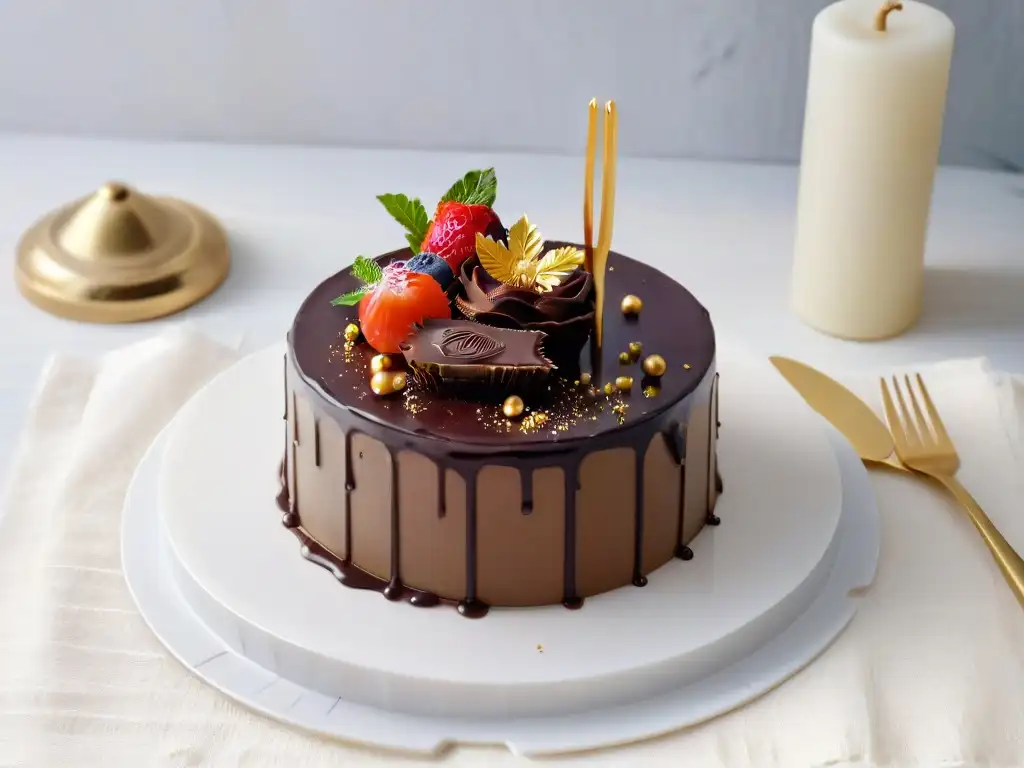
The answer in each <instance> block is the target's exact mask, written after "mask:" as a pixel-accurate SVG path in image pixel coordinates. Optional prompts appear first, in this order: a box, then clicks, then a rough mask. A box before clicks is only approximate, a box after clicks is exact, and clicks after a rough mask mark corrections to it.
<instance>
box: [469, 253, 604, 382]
mask: <svg viewBox="0 0 1024 768" xmlns="http://www.w3.org/2000/svg"><path fill="white" fill-rule="evenodd" d="M545 245H546V248H547V249H548V250H550V249H552V248H558V247H560V246H561V245H564V244H563V243H546V244H545ZM459 282H460V283H461V287H462V295H460V296H457V297H456V299H455V305H456V307H457V308H458V310H459V311H460V312H461V313H462V314H463V315H464V316H465V317H466V318H468V319H470V320H474V321H476V322H478V323H481V324H483V325H490V326H495V327H498V328H513V329H519V330H527V331H543V332H544V333H546V334H547V339H545V342H544V351H545V354H546V355H547V356H548V357H549V358H550V359H551V360H552V361H553V362H554V363H555V365H557V366H558V367H559V368H563V369H568V370H572V369H574V368H575V367H576V365H577V364H578V363H579V356H580V351H581V350H582V349H583V346H584V344H586V343H587V339H588V338H589V336H590V333H591V331H592V330H593V325H594V278H593V276H592V275H591V274H590V273H589V272H585V271H583V270H582V269H577V270H576V271H574V272H573V273H572V274H570V275H569V276H568V277H567V278H566V279H565V280H563V281H562V283H561V284H559V285H557V286H555V287H554V288H552V289H551V290H550V291H548V292H546V293H538V292H537V291H535V290H533V289H526V288H512V287H510V286H508V285H504V284H503V283H500V282H498V281H497V280H495V279H494V278H493V277H491V276H490V275H489V274H488V273H487V271H486V270H484V268H483V267H481V266H480V261H479V259H478V258H477V257H475V256H474V257H472V258H470V259H468V260H467V261H466V262H465V263H464V264H463V265H462V268H461V270H460V273H459Z"/></svg>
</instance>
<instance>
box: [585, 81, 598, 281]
mask: <svg viewBox="0 0 1024 768" xmlns="http://www.w3.org/2000/svg"><path fill="white" fill-rule="evenodd" d="M596 159H597V99H591V100H590V104H589V106H588V107H587V160H586V166H585V168H584V176H583V268H584V269H585V270H587V272H590V273H593V271H594V163H595V161H596Z"/></svg>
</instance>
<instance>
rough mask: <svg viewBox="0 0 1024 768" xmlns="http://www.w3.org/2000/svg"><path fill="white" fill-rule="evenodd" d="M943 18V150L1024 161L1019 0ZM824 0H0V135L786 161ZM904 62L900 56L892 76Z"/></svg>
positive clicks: (971, 3)
mask: <svg viewBox="0 0 1024 768" xmlns="http://www.w3.org/2000/svg"><path fill="white" fill-rule="evenodd" d="M932 2H933V4H934V5H936V6H937V7H939V8H941V9H942V10H944V11H945V12H946V13H947V14H949V15H950V16H951V17H952V19H953V21H954V23H955V24H956V27H957V47H956V56H955V61H954V65H953V73H952V82H951V92H950V97H949V106H948V111H947V121H946V133H945V142H944V148H943V159H944V161H945V162H947V163H955V164H968V165H980V166H990V167H1003V168H1019V167H1020V166H1024V0H932ZM826 4H827V2H826V0H770V1H769V0H489V1H488V0H434V1H433V2H428V1H427V0H0V131H17V132H24V131H33V132H39V131H45V132H54V133H73V134H84V135H101V136H115V137H137V138H152V139H166V138H170V139H186V140H212V141H233V142H238V141H241V142H287V143H303V144H305V143H330V144H345V145H361V146H387V147H396V146H397V147H413V148H441V149H444V148H461V149H528V150H539V151H551V152H566V151H568V152H573V153H578V152H579V151H580V148H581V141H582V138H581V135H582V134H581V126H582V121H583V118H584V111H585V106H584V105H585V104H586V102H587V101H588V100H589V99H590V97H591V96H595V95H596V96H598V97H599V98H602V99H603V98H607V97H614V98H616V99H617V101H618V102H619V104H620V105H621V110H622V117H621V129H620V131H621V134H620V150H621V151H622V152H623V153H626V154H632V155H646V156H671V157H696V158H713V159H741V160H750V159H756V160H765V161H791V160H794V159H796V158H797V156H798V154H799V147H800V131H801V125H802V119H803V101H804V90H805V87H806V80H807V72H806V68H807V54H808V45H809V40H810V27H811V20H812V19H813V17H814V14H815V13H816V12H817V11H818V10H820V9H821V8H823V7H824V6H825V5H826ZM898 76H899V73H898V72H894V73H893V77H898Z"/></svg>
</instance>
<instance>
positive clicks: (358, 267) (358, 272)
mask: <svg viewBox="0 0 1024 768" xmlns="http://www.w3.org/2000/svg"><path fill="white" fill-rule="evenodd" d="M352 274H353V275H355V276H356V277H357V278H359V280H360V281H361V282H362V283H363V284H364V285H375V284H377V283H379V282H380V279H381V278H382V277H383V276H384V270H382V269H381V268H380V264H378V263H377V262H376V261H374V260H373V259H368V258H366V257H365V256H356V260H355V262H353V264H352Z"/></svg>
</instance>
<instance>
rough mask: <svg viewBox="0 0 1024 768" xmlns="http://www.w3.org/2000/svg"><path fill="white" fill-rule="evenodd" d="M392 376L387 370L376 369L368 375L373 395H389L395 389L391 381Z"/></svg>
mask: <svg viewBox="0 0 1024 768" xmlns="http://www.w3.org/2000/svg"><path fill="white" fill-rule="evenodd" d="M392 378H393V377H392V376H391V374H390V373H389V372H388V371H377V373H375V374H373V376H371V377H370V389H372V390H373V394H375V395H380V396H383V395H390V394H391V393H392V392H394V391H395V388H394V386H393V384H392V383H391V380H392Z"/></svg>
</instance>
